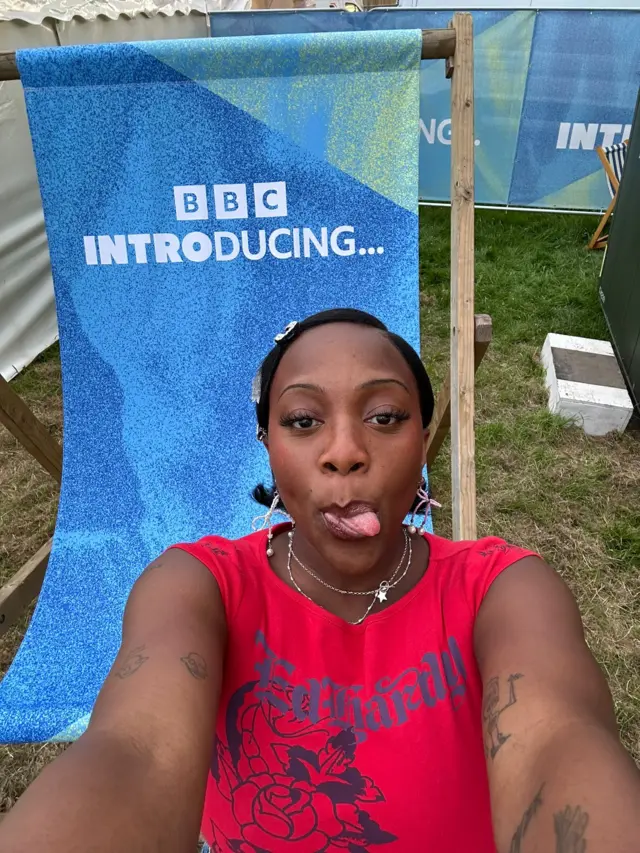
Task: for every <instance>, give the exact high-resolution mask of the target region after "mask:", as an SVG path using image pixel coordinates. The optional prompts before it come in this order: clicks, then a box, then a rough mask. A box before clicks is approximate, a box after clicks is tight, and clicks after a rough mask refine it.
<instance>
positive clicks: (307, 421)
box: [280, 414, 320, 432]
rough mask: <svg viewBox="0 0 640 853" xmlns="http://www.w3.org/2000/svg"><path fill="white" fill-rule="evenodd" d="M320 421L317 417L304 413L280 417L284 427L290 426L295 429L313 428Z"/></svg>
mask: <svg viewBox="0 0 640 853" xmlns="http://www.w3.org/2000/svg"><path fill="white" fill-rule="evenodd" d="M319 423H320V421H319V420H318V419H317V418H314V417H312V416H311V415H304V414H299V415H296V414H292V415H286V416H285V417H282V418H280V425H281V426H283V427H289V428H290V429H295V430H298V431H299V432H300V431H304V430H309V429H313V427H316V426H318V424H319Z"/></svg>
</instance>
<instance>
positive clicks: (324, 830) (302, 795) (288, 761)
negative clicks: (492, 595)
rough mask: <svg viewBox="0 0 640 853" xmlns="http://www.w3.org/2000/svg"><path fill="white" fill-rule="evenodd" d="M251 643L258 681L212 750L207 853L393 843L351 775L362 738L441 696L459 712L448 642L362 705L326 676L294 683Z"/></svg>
mask: <svg viewBox="0 0 640 853" xmlns="http://www.w3.org/2000/svg"><path fill="white" fill-rule="evenodd" d="M256 645H257V646H258V647H259V648H260V650H261V651H262V655H261V657H262V659H261V660H259V661H258V662H257V663H256V670H257V671H258V673H259V675H260V678H259V680H256V681H252V682H249V683H247V684H244V685H243V686H242V687H240V688H239V689H238V690H236V692H235V693H234V694H233V695H232V696H231V698H230V700H229V703H228V705H227V711H226V718H225V740H226V742H223V740H222V739H221V738H219V737H217V738H216V743H215V745H214V752H213V758H212V764H211V774H212V777H213V779H214V780H215V783H216V788H217V792H218V794H219V795H220V797H219V798H217V799H218V805H217V807H216V808H215V809H214V811H215V814H209V815H208V817H209V820H210V828H211V835H212V843H211V848H212V850H213V851H214V853H229V851H234V853H282V851H285V850H292V851H293V850H295V851H296V853H329V851H331V852H332V853H362V851H364V850H372V849H374V848H375V847H376V846H378V845H384V844H388V843H390V842H393V841H396V840H398V837H397V835H396V834H395V832H394V829H396V828H394V827H389V826H384V825H381V824H380V823H379V822H378V821H377V820H376V819H374V818H373V817H372V814H371V812H372V810H373V807H374V806H375V805H376V804H380V803H384V802H385V797H384V792H383V791H382V790H381V789H380V788H379V787H378V786H377V785H376V783H375V780H374V779H371V778H369V777H368V776H366V775H364V774H362V773H361V771H360V770H359V769H358V766H357V754H358V746H359V743H362V741H363V740H364V739H365V738H366V736H367V734H368V733H369V732H375V731H377V730H378V729H380V728H381V727H384V728H391V727H395V726H400V725H403V724H404V723H406V722H407V721H408V720H409V718H410V715H411V712H412V711H415V710H417V708H419V707H426V708H427V709H428V708H433V707H435V706H436V705H437V704H438V703H439V702H442V701H444V700H445V699H449V700H450V701H451V703H452V706H453V707H454V709H455V708H457V707H459V706H460V703H461V702H462V701H464V697H465V694H466V672H465V669H464V664H463V662H462V658H461V655H460V652H459V649H458V646H457V643H456V641H455V639H454V638H452V637H451V638H449V650H448V651H443V652H441V653H440V654H439V655H438V654H436V653H426V654H425V655H423V657H422V660H421V664H420V666H418V667H411V668H409V669H407V670H405V671H404V672H402V673H401V674H400V675H399V676H397V677H395V678H383V679H381V680H380V681H379V682H378V683H377V684H376V685H375V688H376V693H375V694H374V695H373V696H372V697H369V699H365V698H363V697H360V696H358V693H359V692H360V691H361V690H362V688H361V687H360V686H358V685H352V686H349V687H345V686H341V685H338V684H334V683H333V682H332V681H331V680H330V679H328V678H324V679H312V678H307V679H305V680H304V681H301V682H296V681H294V675H295V667H294V666H293V665H292V664H291V663H289V662H287V661H285V660H284V659H282V658H279V657H278V656H277V655H276V654H275V653H274V652H273V650H272V649H270V648H269V646H268V645H267V642H266V639H265V637H264V635H263V634H262V633H261V632H258V634H257V635H256ZM394 697H395V698H394ZM356 699H357V701H355V700H356ZM356 726H359V727H360V728H359V730H357V729H356ZM220 798H222V799H223V800H226V804H225V803H224V802H222V799H220ZM381 822H382V821H381Z"/></svg>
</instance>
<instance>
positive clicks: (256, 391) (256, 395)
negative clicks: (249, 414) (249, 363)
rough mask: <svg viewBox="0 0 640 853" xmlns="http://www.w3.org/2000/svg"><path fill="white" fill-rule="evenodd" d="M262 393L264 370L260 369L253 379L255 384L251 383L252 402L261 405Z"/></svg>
mask: <svg viewBox="0 0 640 853" xmlns="http://www.w3.org/2000/svg"><path fill="white" fill-rule="evenodd" d="M261 391H262V368H261V367H259V368H258V372H257V373H256V375H255V376H254V377H253V382H252V383H251V402H252V403H259V402H260V392H261Z"/></svg>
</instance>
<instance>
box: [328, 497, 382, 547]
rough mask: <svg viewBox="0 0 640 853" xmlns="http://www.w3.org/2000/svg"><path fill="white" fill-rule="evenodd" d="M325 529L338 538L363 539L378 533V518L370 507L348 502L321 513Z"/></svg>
mask: <svg viewBox="0 0 640 853" xmlns="http://www.w3.org/2000/svg"><path fill="white" fill-rule="evenodd" d="M322 517H323V518H324V523H325V524H326V526H327V529H328V530H329V532H330V533H332V534H333V535H334V536H335V537H337V538H338V539H365V538H366V537H368V536H377V535H378V533H380V519H379V518H378V514H377V513H376V512H374V511H373V510H372V509H371V507H369V506H366V505H358V504H349V505H347V506H346V507H344V508H340V507H332V508H331V509H328V510H325V511H324V512H323V513H322Z"/></svg>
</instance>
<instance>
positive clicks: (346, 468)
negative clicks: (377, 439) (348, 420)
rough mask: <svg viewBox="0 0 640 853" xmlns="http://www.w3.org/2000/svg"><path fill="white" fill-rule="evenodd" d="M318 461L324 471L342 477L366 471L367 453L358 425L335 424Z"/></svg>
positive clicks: (367, 465)
mask: <svg viewBox="0 0 640 853" xmlns="http://www.w3.org/2000/svg"><path fill="white" fill-rule="evenodd" d="M327 432H328V431H327ZM319 461H320V465H321V467H322V468H323V469H324V470H325V471H332V472H335V473H338V474H342V475H343V476H344V475H346V474H350V473H352V472H354V471H362V470H366V469H367V468H368V467H369V451H368V449H367V446H366V442H365V438H364V435H363V431H362V428H360V425H358V427H356V426H355V425H352V424H344V423H343V424H336V425H335V427H334V428H333V430H331V432H330V435H329V441H328V444H327V446H326V447H325V448H324V450H323V452H322V454H321V457H320V460H319Z"/></svg>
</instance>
